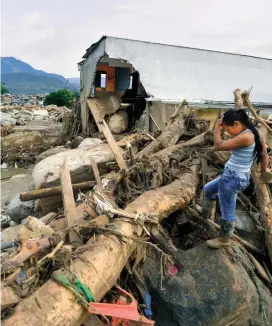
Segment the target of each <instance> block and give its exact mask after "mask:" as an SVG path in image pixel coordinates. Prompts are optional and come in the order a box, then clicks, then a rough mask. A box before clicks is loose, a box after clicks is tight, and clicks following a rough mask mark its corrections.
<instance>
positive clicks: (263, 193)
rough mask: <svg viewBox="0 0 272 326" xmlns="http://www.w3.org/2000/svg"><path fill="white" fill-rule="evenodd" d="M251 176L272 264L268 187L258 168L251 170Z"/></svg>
mask: <svg viewBox="0 0 272 326" xmlns="http://www.w3.org/2000/svg"><path fill="white" fill-rule="evenodd" d="M251 176H252V179H253V183H254V186H255V190H256V194H257V198H258V202H259V206H260V214H261V223H262V225H263V227H264V230H265V237H266V246H267V249H268V253H269V258H270V260H271V262H272V205H271V200H270V192H269V189H268V188H267V185H266V184H264V183H262V182H261V181H260V172H259V170H258V169H257V167H256V166H253V168H252V169H251Z"/></svg>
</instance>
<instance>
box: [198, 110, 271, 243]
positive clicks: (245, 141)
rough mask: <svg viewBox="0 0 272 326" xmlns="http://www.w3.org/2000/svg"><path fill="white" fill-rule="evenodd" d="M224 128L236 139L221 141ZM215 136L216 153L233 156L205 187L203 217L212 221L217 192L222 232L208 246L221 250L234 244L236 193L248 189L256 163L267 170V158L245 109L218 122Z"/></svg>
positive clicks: (236, 111)
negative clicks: (251, 171) (232, 239)
mask: <svg viewBox="0 0 272 326" xmlns="http://www.w3.org/2000/svg"><path fill="white" fill-rule="evenodd" d="M221 128H223V129H224V130H225V131H226V132H227V133H228V134H229V135H231V136H233V137H232V138H230V139H228V140H222V138H221V132H220V129H221ZM213 137H214V146H215V149H216V150H217V151H226V150H231V157H230V159H229V160H228V161H227V163H226V164H225V167H224V171H223V173H222V175H221V176H220V177H218V178H217V179H215V180H213V181H211V182H209V183H207V184H206V185H205V186H204V201H203V208H202V217H203V218H206V219H208V218H209V216H210V214H211V211H212V208H213V202H214V200H215V199H216V194H217V193H218V197H219V204H220V210H221V229H220V233H219V237H217V238H215V239H212V240H208V241H207V244H208V246H209V247H211V248H222V247H227V246H230V245H231V236H232V235H233V231H234V225H235V207H236V199H237V194H238V193H239V192H241V191H243V190H245V189H246V188H247V186H248V184H249V179H250V168H251V166H252V164H253V162H254V161H256V162H257V163H258V164H261V173H262V172H265V171H266V168H267V166H268V155H267V151H266V146H265V143H264V141H262V139H261V137H260V135H259V132H258V130H257V129H256V128H255V127H254V125H253V124H252V123H251V122H250V121H249V118H248V116H247V114H246V112H245V111H244V110H242V109H240V110H229V111H227V112H226V113H225V114H224V115H223V117H221V118H220V119H218V120H217V122H216V124H215V129H214V136H213Z"/></svg>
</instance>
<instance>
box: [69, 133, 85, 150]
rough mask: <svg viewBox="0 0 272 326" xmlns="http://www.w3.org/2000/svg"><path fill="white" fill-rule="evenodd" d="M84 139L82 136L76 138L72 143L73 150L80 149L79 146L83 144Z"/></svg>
mask: <svg viewBox="0 0 272 326" xmlns="http://www.w3.org/2000/svg"><path fill="white" fill-rule="evenodd" d="M83 140H84V138H83V137H81V136H76V137H74V139H73V140H72V141H71V148H78V146H79V145H80V144H81V143H82V142H83Z"/></svg>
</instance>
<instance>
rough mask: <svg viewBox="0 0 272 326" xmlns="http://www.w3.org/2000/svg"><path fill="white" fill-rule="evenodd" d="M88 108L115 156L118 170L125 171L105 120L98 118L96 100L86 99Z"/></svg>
mask: <svg viewBox="0 0 272 326" xmlns="http://www.w3.org/2000/svg"><path fill="white" fill-rule="evenodd" d="M87 102H88V105H89V108H90V110H91V112H92V115H93V117H94V120H95V122H96V124H97V127H98V129H99V131H100V132H102V133H103V134H104V136H105V138H106V139H107V142H108V144H109V146H110V148H111V150H112V152H113V155H114V156H115V159H116V162H117V164H118V165H119V168H120V169H121V170H122V169H125V170H126V169H127V165H126V162H125V160H124V159H123V156H122V154H121V151H120V148H119V146H118V145H117V143H116V141H115V139H114V137H113V135H112V133H111V131H110V129H109V127H108V125H107V124H106V122H105V120H104V119H102V118H101V117H100V112H99V109H98V107H97V106H98V105H97V100H96V99H88V100H87Z"/></svg>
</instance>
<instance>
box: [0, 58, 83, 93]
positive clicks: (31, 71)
mask: <svg viewBox="0 0 272 326" xmlns="http://www.w3.org/2000/svg"><path fill="white" fill-rule="evenodd" d="M1 82H4V83H5V84H6V85H7V86H8V89H9V93H11V94H45V93H50V92H52V91H55V90H57V89H61V88H66V87H67V83H68V89H70V90H79V84H80V80H79V78H76V77H75V78H67V79H66V78H64V77H63V76H61V75H57V74H50V73H48V72H45V71H43V70H36V69H35V68H33V67H32V66H30V65H29V64H27V63H26V62H23V61H21V60H18V59H16V58H14V57H1Z"/></svg>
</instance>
